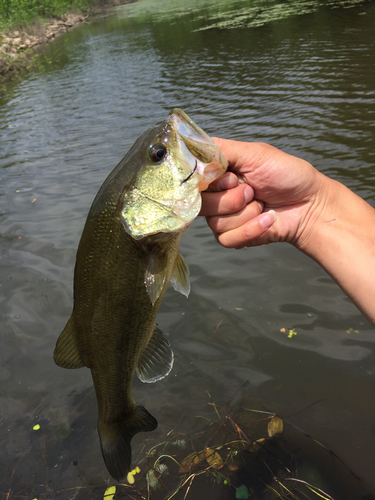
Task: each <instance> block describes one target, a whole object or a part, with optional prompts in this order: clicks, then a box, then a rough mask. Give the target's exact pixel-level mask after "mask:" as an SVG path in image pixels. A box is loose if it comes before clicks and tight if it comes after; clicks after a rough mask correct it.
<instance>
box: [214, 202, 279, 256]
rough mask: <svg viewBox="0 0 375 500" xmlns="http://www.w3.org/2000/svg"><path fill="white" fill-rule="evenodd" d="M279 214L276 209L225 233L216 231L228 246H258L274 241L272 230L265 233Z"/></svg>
mask: <svg viewBox="0 0 375 500" xmlns="http://www.w3.org/2000/svg"><path fill="white" fill-rule="evenodd" d="M276 220H277V216H276V212H275V211H274V210H270V211H269V212H264V213H262V214H260V215H259V216H258V217H256V218H255V219H252V220H250V221H248V222H247V223H246V224H243V225H242V226H240V227H237V228H236V229H232V230H231V231H227V232H225V233H215V237H216V239H217V240H218V242H219V243H220V244H221V245H222V246H223V247H226V248H243V247H245V246H257V245H261V244H264V243H270V242H271V241H274V235H273V234H272V231H271V232H270V233H269V235H268V236H267V234H265V233H266V232H267V231H268V230H269V229H270V228H271V227H272V226H273V224H274V223H275V222H276Z"/></svg>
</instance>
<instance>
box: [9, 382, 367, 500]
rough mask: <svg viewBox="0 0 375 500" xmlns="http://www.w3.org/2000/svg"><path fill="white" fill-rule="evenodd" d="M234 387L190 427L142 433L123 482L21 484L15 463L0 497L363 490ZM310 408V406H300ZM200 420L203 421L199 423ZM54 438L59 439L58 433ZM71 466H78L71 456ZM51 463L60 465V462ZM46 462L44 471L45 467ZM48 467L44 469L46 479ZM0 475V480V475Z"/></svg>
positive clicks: (322, 496) (190, 497) (325, 495)
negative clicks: (160, 434)
mask: <svg viewBox="0 0 375 500" xmlns="http://www.w3.org/2000/svg"><path fill="white" fill-rule="evenodd" d="M238 392H239V393H241V395H237V397H236V398H235V399H233V400H232V401H230V402H227V403H224V404H218V403H216V402H214V401H213V400H212V398H211V396H210V395H209V394H208V396H209V398H210V401H209V402H208V410H207V411H205V412H204V414H202V415H201V416H199V417H197V419H196V422H197V423H196V428H194V429H193V430H192V431H191V433H189V434H187V433H183V432H181V431H176V430H173V431H170V432H168V433H167V435H166V437H165V439H164V440H163V441H162V442H159V443H156V442H155V439H156V438H155V439H154V440H152V439H150V440H147V441H146V440H145V441H144V442H147V443H148V449H143V450H142V452H141V453H139V454H138V456H137V455H136V454H134V457H133V463H134V466H135V467H134V469H133V470H132V471H131V472H129V474H128V476H127V480H126V481H124V482H123V483H122V484H118V485H116V486H114V485H113V484H111V482H108V483H107V485H106V486H104V484H103V478H101V479H100V480H98V481H97V480H95V481H94V482H91V481H92V480H90V479H89V476H87V481H86V484H85V483H82V484H80V485H77V486H76V487H71V483H70V485H67V484H66V486H65V487H64V486H63V484H64V482H65V481H62V482H61V487H60V488H58V489H55V490H52V489H50V488H49V486H48V484H47V482H44V483H42V481H43V480H42V481H40V480H39V481H38V482H37V481H36V480H35V481H34V483H33V484H30V485H29V486H28V487H27V486H26V485H24V486H23V487H22V489H21V488H19V487H18V484H19V483H18V478H17V466H18V465H17V466H15V468H14V470H13V471H12V474H11V477H10V482H9V483H8V484H9V486H8V487H9V490H8V494H6V499H7V500H12V499H13V498H14V499H16V498H21V497H22V498H25V497H24V496H22V495H23V492H24V491H26V489H27V490H28V491H29V492H30V493H29V494H30V495H31V496H29V497H28V498H37V499H38V500H49V499H52V498H57V497H59V498H62V499H74V500H81V499H86V498H90V500H111V499H112V500H119V499H132V500H172V499H173V500H199V499H204V500H206V499H212V500H216V499H218V498H220V499H221V500H224V499H227V500H235V499H250V500H253V499H255V498H256V499H257V500H278V499H281V500H343V499H345V500H347V499H350V500H354V498H360V496H353V495H352V493H353V492H356V493H358V495H361V494H362V493H361V492H362V491H363V489H362V485H361V482H360V480H359V479H358V478H356V477H355V476H354V474H353V473H352V472H351V471H350V470H349V469H348V468H347V467H346V465H345V464H344V463H343V462H342V461H341V460H340V459H339V458H338V457H337V456H336V455H335V454H334V453H333V452H332V451H330V450H328V449H327V448H326V447H324V446H323V445H322V444H320V443H319V442H318V441H317V440H315V439H313V438H312V437H310V436H307V435H306V434H304V433H303V432H302V431H300V430H297V429H295V428H294V427H293V426H292V425H291V424H290V423H288V422H287V421H285V419H283V418H281V417H280V416H278V415H276V414H275V413H273V412H270V411H268V410H267V409H265V408H264V407H263V405H262V402H261V401H259V400H258V399H255V398H254V397H253V396H252V395H249V393H251V387H250V386H249V384H245V385H244V386H243V387H242V388H241V389H240V390H239V391H238ZM320 403H321V402H318V403H317V404H320ZM309 410H310V407H308V408H305V411H309ZM60 417H61V416H60ZM207 417H208V418H207ZM61 418H62V417H61ZM202 419H204V421H205V422H208V423H205V424H204V426H202ZM47 422H48V421H43V422H42V424H43V425H42V426H41V429H43V430H44V431H43V432H41V431H40V432H39V433H38V432H36V433H32V435H33V437H34V441H33V442H34V445H35V446H38V445H39V446H40V453H41V456H42V460H41V468H42V467H43V465H45V466H46V467H48V466H47V461H46V453H47V451H46V443H47V442H48V440H50V439H52V435H53V434H49V435H48V429H49V428H52V427H51V423H49V424H47ZM38 425H40V424H36V426H38ZM36 426H35V427H36ZM29 433H30V431H29ZM55 439H59V435H57V436H55ZM19 463H21V462H20V461H18V464H19ZM316 464H319V469H317V466H316ZM70 465H71V466H72V467H73V466H77V462H72V463H71V464H70ZM54 467H57V468H58V469H57V470H59V467H60V465H58V464H56V465H54ZM49 469H50V471H51V467H49ZM71 470H72V469H71ZM82 470H84V469H82ZM48 474H49V473H48V468H47V470H46V476H45V478H48ZM76 477H77V476H76ZM0 479H2V481H5V478H4V477H3V478H0ZM40 479H41V478H40ZM16 485H17V487H16ZM338 486H339V487H338ZM25 488H26V489H25ZM327 490H328V492H327ZM342 492H345V493H344V495H343V494H342ZM346 493H347V494H346ZM20 495H21V496H20ZM332 495H334V496H332ZM361 498H362V497H361ZM363 498H367V497H363ZM368 498H371V497H368Z"/></svg>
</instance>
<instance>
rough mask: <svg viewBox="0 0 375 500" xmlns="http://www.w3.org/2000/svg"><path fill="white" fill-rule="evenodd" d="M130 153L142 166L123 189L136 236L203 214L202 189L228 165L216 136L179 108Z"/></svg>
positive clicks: (172, 228) (183, 224)
mask: <svg viewBox="0 0 375 500" xmlns="http://www.w3.org/2000/svg"><path fill="white" fill-rule="evenodd" d="M130 153H131V155H132V156H133V157H134V158H136V161H137V162H138V163H137V165H139V166H138V167H137V169H136V170H135V172H134V177H133V179H132V182H131V185H130V186H129V189H128V190H127V191H126V192H125V193H124V197H123V200H122V202H123V205H122V211H121V215H122V221H123V224H124V227H125V230H126V231H127V232H128V233H129V234H130V236H131V237H132V238H134V239H136V240H139V239H142V238H144V237H146V236H151V235H154V234H158V233H172V232H176V231H180V232H181V231H185V230H186V228H187V227H188V225H189V224H190V223H191V222H192V221H193V220H194V219H195V217H196V216H197V215H198V214H199V211H200V208H201V203H202V200H201V195H200V192H201V191H204V190H205V189H207V187H208V185H209V184H210V183H211V182H212V181H213V180H215V179H217V178H218V177H220V176H221V175H222V174H223V173H224V172H225V171H226V169H227V166H228V162H227V160H226V159H225V158H224V156H223V155H222V153H221V152H220V150H219V147H218V146H217V145H216V144H215V143H214V141H213V140H212V139H211V138H210V137H209V136H208V135H207V134H206V132H204V131H203V130H202V129H201V128H200V127H199V126H198V125H197V124H196V123H194V122H193V120H192V119H191V118H189V116H188V115H187V114H186V113H184V112H183V111H182V110H181V109H178V108H176V109H174V110H172V111H171V112H170V114H169V116H168V117H167V119H166V120H164V121H163V122H161V123H159V124H158V125H155V127H153V128H151V129H150V130H149V131H147V132H146V133H145V134H144V135H143V136H142V137H141V138H140V139H139V141H138V142H136V143H135V145H134V146H133V148H132V150H131V152H130Z"/></svg>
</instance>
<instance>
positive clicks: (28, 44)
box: [0, 0, 137, 83]
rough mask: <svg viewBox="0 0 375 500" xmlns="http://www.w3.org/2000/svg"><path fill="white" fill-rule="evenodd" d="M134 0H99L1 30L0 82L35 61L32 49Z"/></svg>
mask: <svg viewBox="0 0 375 500" xmlns="http://www.w3.org/2000/svg"><path fill="white" fill-rule="evenodd" d="M135 1H137V0H104V1H103V0H101V1H100V2H95V3H93V4H91V5H90V6H89V7H88V8H87V9H85V10H84V11H83V12H77V11H68V12H66V13H65V14H63V15H60V16H53V17H49V18H42V19H37V20H35V21H33V22H32V23H31V24H29V25H26V26H21V27H19V26H15V27H13V28H12V29H9V30H4V31H0V83H5V82H7V81H10V80H13V79H16V78H17V77H18V76H19V75H20V73H21V72H22V71H23V70H25V69H31V68H32V67H33V66H34V65H35V64H36V62H37V59H38V55H37V54H36V51H35V49H36V48H38V47H40V46H42V45H44V44H47V43H49V42H51V41H53V40H54V39H55V38H57V37H58V36H60V35H62V34H63V33H65V32H67V31H68V30H70V29H72V28H74V27H76V26H78V25H80V24H82V23H84V22H86V21H87V19H89V18H92V17H94V16H97V15H100V14H103V13H105V12H107V11H108V10H110V9H112V8H113V7H116V6H118V5H123V4H126V3H132V2H135Z"/></svg>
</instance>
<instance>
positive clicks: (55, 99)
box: [0, 0, 375, 500]
mask: <svg viewBox="0 0 375 500" xmlns="http://www.w3.org/2000/svg"><path fill="white" fill-rule="evenodd" d="M349 7H350V8H349ZM374 22H375V2H372V1H370V2H364V1H344V0H343V1H339V0H337V1H330V2H323V1H318V0H317V1H305V2H294V1H289V2H282V1H276V0H274V1H271V0H254V1H252V2H248V1H240V0H238V1H229V0H226V1H224V0H222V1H220V2H218V1H216V2H213V1H209V0H207V1H199V2H198V1H194V0H192V1H189V2H186V1H183V0H175V1H173V2H172V1H169V2H166V1H158V2H157V1H156V0H155V1H154V0H144V1H142V2H139V3H137V4H132V5H127V6H122V7H118V8H117V9H116V17H107V18H103V19H97V20H93V21H92V22H91V23H89V24H87V25H85V26H82V27H80V28H78V29H76V30H74V31H72V32H71V33H69V34H67V35H66V36H64V37H61V38H60V39H58V40H56V41H55V42H54V43H53V44H51V46H50V47H48V49H47V50H46V54H45V58H46V59H45V65H44V66H42V67H41V68H40V70H39V71H37V72H34V73H30V74H28V75H27V76H26V77H25V79H24V80H23V82H22V83H20V84H19V85H17V86H15V87H12V88H10V89H9V93H8V94H7V95H5V96H3V97H2V98H1V100H0V127H1V139H0V141H1V155H0V167H1V168H0V179H1V181H0V221H1V236H0V256H1V262H0V267H1V271H0V290H1V292H2V293H1V309H0V315H1V320H2V329H1V332H0V343H1V344H0V345H1V348H0V377H1V386H0V391H1V392H0V422H1V424H2V425H1V427H0V439H1V441H2V443H4V448H3V453H2V454H1V455H0V492H1V493H2V494H3V495H7V494H8V491H11V494H9V495H10V496H9V498H13V497H14V498H16V496H15V495H16V493H19V494H20V495H24V497H26V498H35V497H37V498H47V497H48V495H49V497H50V498H55V497H56V496H57V492H61V493H60V497H61V498H71V497H72V496H73V493H71V492H72V491H73V490H72V488H78V487H80V488H82V491H81V490H79V491H81V492H80V494H81V495H82V498H96V497H97V498H102V497H103V488H104V485H105V484H107V483H106V479H107V473H106V470H105V468H104V465H103V462H102V458H101V454H100V449H99V443H98V438H97V433H96V401H95V396H94V394H93V392H92V383H91V378H90V374H89V373H88V370H85V369H82V370H62V369H60V368H58V367H56V366H54V364H53V360H52V352H53V348H54V344H55V341H56V339H57V337H58V335H59V333H60V332H61V330H62V328H63V327H64V325H65V323H66V320H67V318H68V317H69V315H70V312H71V307H72V275H73V268H74V259H75V251H76V248H77V244H78V240H79V237H80V233H81V231H82V228H83V224H84V221H85V217H86V215H87V212H88V209H89V207H90V204H91V202H92V199H93V197H94V196H95V194H96V192H97V190H98V189H99V187H100V185H101V183H102V182H103V180H104V179H105V177H106V176H107V174H108V173H109V172H110V170H111V169H112V168H113V167H114V166H115V165H116V164H117V162H118V161H119V160H120V159H121V158H122V156H123V155H124V154H125V152H126V151H127V149H128V148H129V147H130V146H131V144H132V143H133V142H134V140H135V139H136V138H137V137H138V136H139V135H140V134H141V133H143V132H144V130H145V129H146V128H148V127H149V126H150V125H152V124H154V123H155V122H156V121H158V120H160V119H163V118H164V117H165V115H166V114H167V112H169V110H170V109H172V108H173V107H175V106H179V107H181V108H183V109H184V110H186V111H187V112H188V113H189V115H191V116H192V118H193V119H194V120H195V121H196V122H197V123H198V124H199V125H200V126H202V127H203V128H204V129H205V130H206V131H207V132H209V133H211V134H216V135H219V136H225V137H231V138H235V139H242V140H259V141H266V142H269V143H272V144H274V145H275V146H277V147H280V148H282V149H284V150H286V151H288V152H290V153H292V154H297V155H300V156H302V157H304V158H305V159H307V160H309V161H310V162H312V163H313V164H314V165H315V166H316V167H317V168H319V169H320V170H321V171H323V172H325V173H327V174H328V175H331V176H333V177H335V178H337V179H339V180H341V181H342V182H344V183H345V184H347V185H348V186H350V187H351V188H352V189H354V190H355V191H356V192H358V193H359V194H360V195H361V196H363V197H365V198H366V199H367V200H368V201H369V202H370V203H372V204H374V201H373V200H374V190H375V177H374V164H375V149H374V144H375V142H374V123H375V120H374V117H375V104H374V103H375V100H374V97H375V84H374V82H375V67H374V64H373V61H374V57H375V39H374V36H373V26H374ZM234 28H236V29H234ZM182 252H183V254H184V256H185V258H186V260H187V262H188V264H189V266H190V270H191V281H192V292H191V295H190V297H189V300H186V299H185V298H184V297H182V296H180V294H176V293H175V292H174V291H173V290H169V291H168V292H167V295H166V297H165V299H164V302H163V304H162V307H161V310H160V314H159V317H158V322H159V324H160V326H161V328H162V329H163V330H164V331H167V332H169V333H170V339H171V343H172V345H173V348H174V351H175V355H176V358H175V359H176V361H175V366H174V369H173V371H172V373H171V374H170V375H169V377H167V378H166V379H165V380H163V381H160V382H159V383H158V384H155V385H154V386H152V387H145V386H144V385H142V384H141V383H140V382H138V381H137V382H136V383H135V395H136V399H137V400H138V401H140V402H143V403H144V404H145V406H146V407H147V408H148V410H149V411H150V412H151V413H152V414H153V415H155V417H157V419H158V420H159V428H158V430H157V431H155V432H154V433H152V434H151V435H149V434H140V435H138V436H137V437H136V438H135V440H134V443H133V444H134V446H133V448H134V456H135V457H137V456H138V455H137V454H138V453H141V450H142V449H143V446H145V449H149V448H150V447H151V446H152V443H154V444H155V443H157V442H161V441H162V440H163V439H164V438H165V436H166V434H167V433H168V432H169V431H170V430H171V429H174V430H175V431H177V432H179V431H180V432H183V433H190V431H191V430H192V429H193V427H194V426H195V425H196V419H195V416H196V415H206V416H207V414H208V413H207V412H209V410H210V408H208V405H207V403H208V397H207V393H206V391H209V393H210V394H211V396H212V397H213V398H214V400H215V401H217V402H222V401H228V400H230V398H231V396H232V395H233V394H234V393H235V392H236V391H237V390H239V388H240V387H242V384H243V382H244V381H245V380H249V381H250V383H251V384H252V386H253V391H254V397H256V398H258V399H259V400H262V401H263V404H264V405H265V407H266V408H268V409H269V410H272V411H275V412H278V413H279V414H280V415H282V416H285V417H286V416H288V421H290V423H291V424H293V425H294V426H296V427H298V428H299V429H302V430H303V431H304V432H306V433H307V434H309V435H310V436H313V437H314V438H315V439H316V440H318V441H319V442H321V443H323V444H324V446H326V447H327V448H328V449H330V450H332V451H333V452H334V453H335V455H337V456H338V457H340V459H341V460H342V461H343V462H344V463H345V464H346V465H347V466H348V467H349V469H350V470H351V471H352V472H353V473H354V474H355V475H356V476H358V477H360V478H361V479H362V481H361V482H360V483H358V484H360V486H358V488H357V489H356V492H353V491H351V490H350V491H349V490H348V500H353V499H355V498H360V493H359V492H360V491H365V490H366V488H367V489H368V490H369V491H371V492H373V493H374V492H375V482H374V479H373V463H374V459H375V456H374V450H373V445H372V443H373V439H374V426H373V415H374V412H375V408H374V406H375V404H374V402H373V393H374V374H375V357H374V348H373V345H374V340H375V337H374V329H373V328H372V327H371V326H370V325H369V323H368V322H367V321H366V320H365V319H364V318H363V317H362V315H361V314H360V313H359V312H358V311H357V309H356V308H355V307H354V306H353V305H352V304H351V303H350V301H349V300H348V299H347V298H346V297H345V296H344V294H343V293H342V292H341V291H340V290H339V289H338V288H337V286H336V285H335V284H334V283H333V282H332V280H331V279H330V278H329V277H327V275H326V274H325V273H324V272H323V271H322V270H321V269H320V268H319V267H318V266H317V265H316V264H315V263H314V262H312V261H310V260H309V259H308V258H307V257H305V256H304V255H302V254H300V253H298V252H297V251H296V250H295V249H293V248H289V247H288V246H284V245H282V244H277V245H273V246H268V247H264V248H256V249H245V250H242V251H232V250H226V249H223V248H221V247H219V245H218V244H217V243H216V242H215V240H214V239H213V237H212V235H211V234H210V232H209V231H208V229H207V227H206V225H205V222H204V221H203V220H197V221H195V222H194V224H193V225H192V227H191V228H189V231H188V232H187V234H186V235H184V238H183V244H182ZM290 330H294V331H295V332H296V334H295V335H292V336H291V337H289V336H288V332H289V331H290ZM258 399H257V400H258ZM313 403H315V404H313ZM312 404H313V406H312V407H310V405H312ZM308 407H310V408H309V411H306V410H305V409H306V408H308ZM303 410H305V411H303ZM37 423H38V424H39V425H40V426H41V427H40V430H39V431H34V430H33V426H34V425H35V424H37ZM195 428H196V427H195ZM295 444H296V447H298V446H305V445H304V444H302V441H300V439H299V438H298V439H297V440H296V441H295ZM149 445H150V446H149ZM139 456H140V455H139ZM318 469H319V467H318ZM318 469H317V472H316V474H319V471H318ZM12 474H13V475H12ZM77 491H78V490H76V489H75V490H74V492H75V493H77ZM333 493H334V492H333ZM333 493H331V494H333ZM77 494H78V493H77ZM12 495H13V497H12ZM85 495H86V496H85ZM89 495H91V496H89ZM202 495H203V493H202ZM333 496H334V497H335V495H334V494H333ZM195 497H196V498H200V497H199V493H198V492H196V493H195ZM203 497H204V498H207V495H206V496H202V498H203ZM232 497H233V496H232ZM232 497H228V498H232ZM76 498H78V496H77V497H76ZM215 498H217V497H215ZM223 498H224V497H223ZM335 498H336V500H337V497H335ZM339 498H340V500H342V499H344V496H343V495H342V494H340V496H339Z"/></svg>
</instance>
